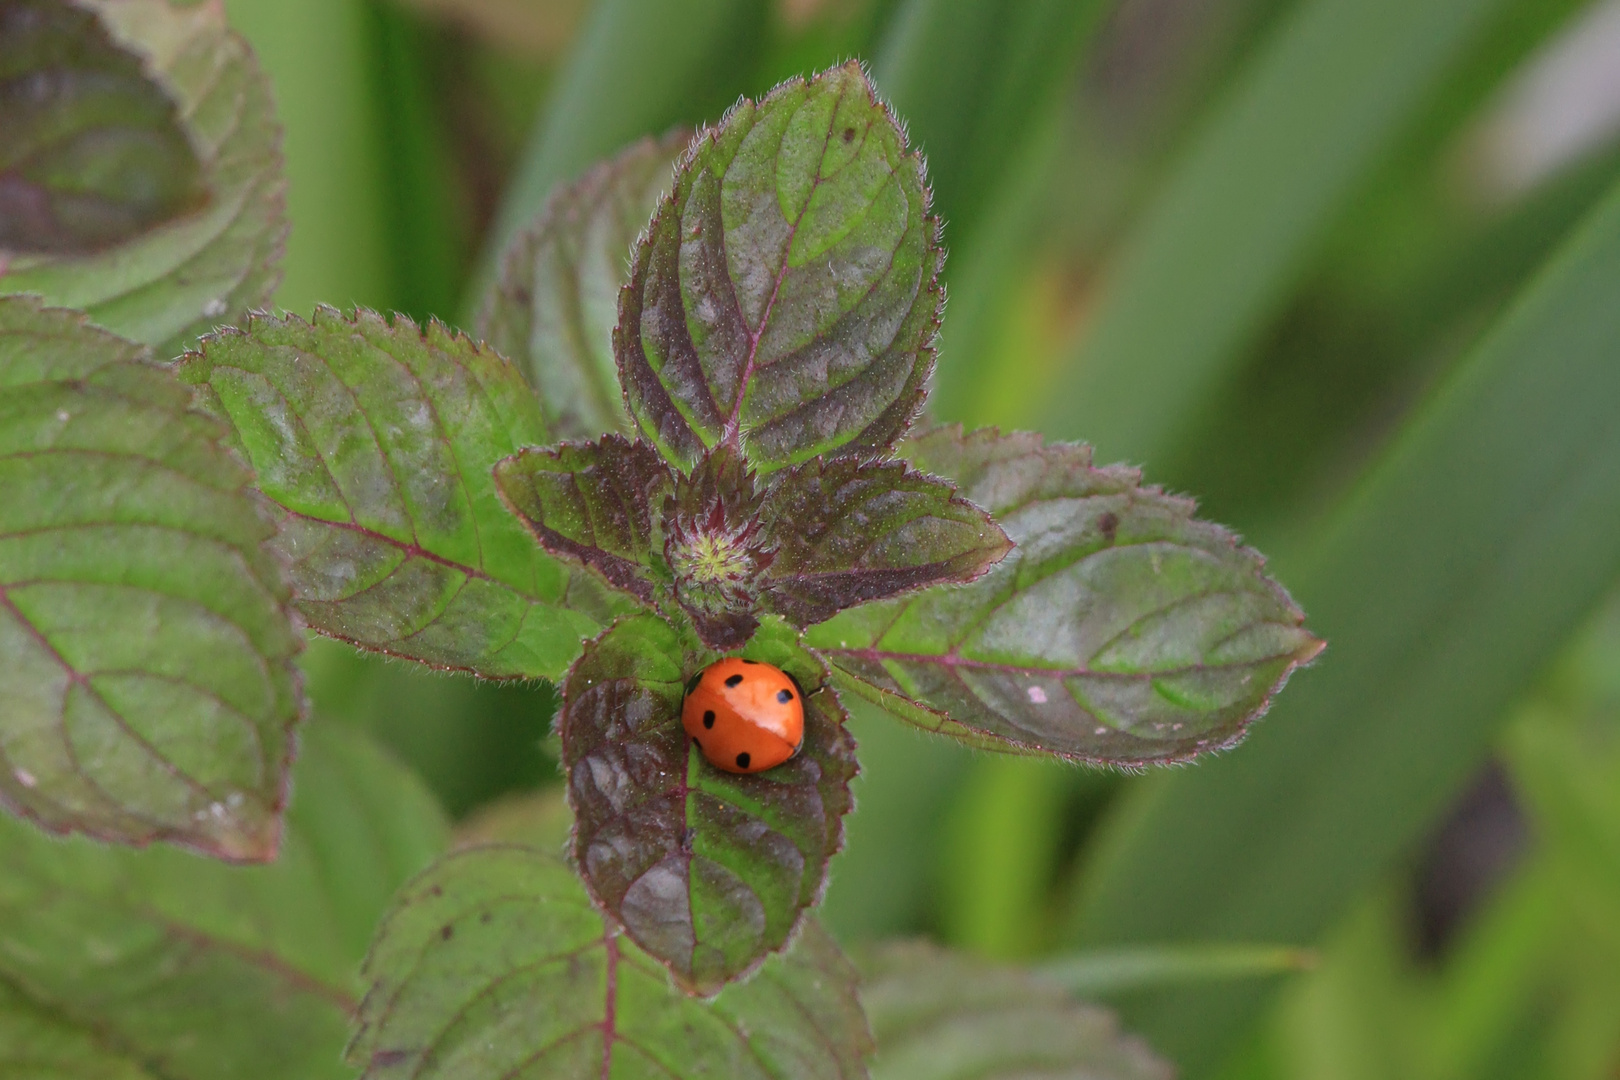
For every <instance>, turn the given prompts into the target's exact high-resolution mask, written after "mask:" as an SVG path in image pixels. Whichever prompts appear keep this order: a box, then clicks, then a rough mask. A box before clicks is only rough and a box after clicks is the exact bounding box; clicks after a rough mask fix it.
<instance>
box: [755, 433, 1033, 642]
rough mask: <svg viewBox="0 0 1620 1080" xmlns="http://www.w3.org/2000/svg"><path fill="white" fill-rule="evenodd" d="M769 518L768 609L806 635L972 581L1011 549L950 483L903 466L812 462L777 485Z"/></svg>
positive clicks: (838, 460) (770, 494)
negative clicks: (899, 599)
mask: <svg viewBox="0 0 1620 1080" xmlns="http://www.w3.org/2000/svg"><path fill="white" fill-rule="evenodd" d="M765 514H766V516H765V535H766V537H767V538H768V539H769V540H771V541H772V542H774V543H775V544H776V549H775V552H774V554H773V557H772V560H771V563H770V566H769V567H768V568H767V570H766V572H765V579H764V580H765V590H764V600H765V604H766V606H767V607H768V608H769V609H770V610H772V611H775V612H777V613H778V614H780V615H783V616H785V617H786V618H787V619H789V620H790V621H792V622H794V623H795V624H797V625H799V626H801V627H802V626H808V625H810V624H811V623H818V622H822V621H823V620H825V619H829V618H831V617H832V616H834V615H836V614H837V613H838V612H840V611H842V610H844V609H845V608H851V607H854V606H856V605H857V604H864V603H868V602H870V601H874V600H883V599H887V598H889V597H891V596H895V595H897V594H899V593H903V592H909V591H911V590H913V589H918V588H922V587H924V586H928V585H938V584H941V583H944V582H959V583H961V582H969V581H973V580H975V579H977V578H979V577H980V576H981V575H983V574H984V572H985V571H986V570H988V569H989V568H990V567H991V566H992V565H994V564H995V563H996V562H998V561H999V560H1000V559H1001V558H1002V557H1003V556H1004V555H1006V554H1007V552H1008V551H1009V550H1011V548H1012V542H1011V541H1010V540H1008V539H1007V535H1006V534H1005V533H1003V532H1002V531H1001V528H1000V527H999V526H998V525H997V524H996V523H995V522H994V521H992V520H991V519H990V517H989V516H988V515H987V514H985V512H984V511H982V510H980V509H979V508H978V507H977V506H974V505H973V504H972V503H970V502H968V501H967V500H965V499H962V498H959V497H958V496H957V494H956V489H955V488H954V487H952V486H951V485H950V484H949V483H947V482H945V481H943V480H939V479H936V478H934V477H931V476H925V475H923V474H922V473H918V472H916V471H914V470H912V469H909V468H907V467H906V466H905V465H904V464H903V463H901V462H897V461H885V462H862V461H857V460H854V459H852V458H834V459H832V460H831V461H826V460H822V459H816V460H813V461H807V462H805V463H804V464H803V465H799V466H796V467H794V468H793V469H791V470H789V471H787V472H786V473H784V474H782V476H781V479H780V480H779V481H778V482H777V483H775V484H774V485H772V487H771V489H770V491H769V492H768V494H767V495H766V499H765Z"/></svg>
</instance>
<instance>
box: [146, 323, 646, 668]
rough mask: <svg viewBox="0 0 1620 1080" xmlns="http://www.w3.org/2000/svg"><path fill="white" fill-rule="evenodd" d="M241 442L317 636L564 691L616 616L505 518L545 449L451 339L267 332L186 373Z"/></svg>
mask: <svg viewBox="0 0 1620 1080" xmlns="http://www.w3.org/2000/svg"><path fill="white" fill-rule="evenodd" d="M178 370H179V372H180V376H181V378H182V379H184V380H185V381H187V382H190V383H193V384H196V385H197V386H198V387H199V392H200V394H201V395H202V398H203V400H204V401H205V402H207V403H208V404H209V406H210V407H211V408H212V409H213V410H214V411H215V412H216V413H217V414H218V415H220V416H222V417H224V418H226V419H228V420H229V421H230V423H231V424H232V425H233V426H234V427H235V430H236V436H237V438H238V440H239V442H240V444H241V447H242V449H243V452H244V453H245V454H246V456H247V457H248V458H249V460H251V461H252V462H253V465H254V467H255V468H256V469H257V470H258V474H259V480H258V487H259V490H260V491H261V492H262V493H263V494H264V495H265V497H266V498H267V499H269V500H270V502H271V503H272V504H273V505H274V509H275V511H276V515H277V517H278V519H279V524H280V529H281V531H280V535H279V537H278V538H277V541H276V543H277V545H278V546H279V547H280V549H281V550H282V552H283V553H284V554H285V555H286V557H287V560H288V562H289V563H290V565H291V575H292V585H293V591H294V596H295V598H296V600H297V602H298V608H299V610H300V611H301V612H302V613H303V615H304V617H305V618H306V619H307V620H308V621H309V624H310V626H311V628H312V629H315V630H317V631H319V632H321V633H323V634H326V635H328V636H331V637H335V638H339V639H341V640H343V641H347V642H350V643H351V644H354V645H357V646H359V647H361V648H364V649H371V650H374V651H377V652H383V653H387V654H389V655H392V656H399V657H404V658H406V659H411V660H418V661H421V662H422V663H425V664H430V665H432V666H434V667H440V668H453V669H459V670H465V671H471V672H474V673H476V674H479V675H483V676H486V677H489V678H517V677H543V678H556V677H557V676H559V675H561V673H562V672H563V671H564V670H565V669H566V667H567V665H568V663H569V661H571V660H572V659H573V658H574V657H575V656H577V655H578V654H579V643H580V639H581V638H582V637H584V636H586V635H588V634H592V633H595V632H596V631H597V630H598V629H599V628H600V627H601V625H602V624H603V623H604V622H606V621H607V620H608V619H609V618H611V614H610V613H611V611H612V605H613V604H614V603H616V601H614V600H613V598H612V597H611V596H609V595H608V593H607V590H606V589H604V588H603V587H602V586H601V585H600V584H599V583H598V582H597V581H595V580H594V579H593V578H592V577H591V576H590V575H588V574H586V573H584V572H583V571H575V570H572V569H570V568H569V567H566V566H563V565H562V564H561V563H559V562H557V561H556V560H555V559H553V558H552V557H551V556H549V555H547V554H546V553H545V552H544V551H542V550H541V549H540V548H539V547H538V546H537V545H536V544H535V542H534V539H533V538H532V537H531V536H530V535H529V534H528V532H527V531H526V530H525V529H524V528H523V526H522V524H521V523H520V522H519V521H518V520H517V518H515V517H513V516H512V514H511V513H509V512H508V511H507V509H506V507H505V506H504V505H502V503H501V500H500V497H499V495H498V494H497V492H496V490H495V480H494V475H493V470H494V467H495V463H496V462H498V461H500V460H502V459H503V458H506V457H508V456H510V455H511V454H513V453H515V452H516V451H518V450H519V449H521V448H523V447H525V446H532V445H535V444H538V443H543V442H545V425H544V423H543V422H542V420H541V418H540V413H539V406H538V404H537V403H536V402H535V400H534V395H533V394H531V393H530V392H529V389H528V387H527V385H525V384H524V382H523V378H522V376H521V375H519V374H518V372H517V370H516V369H515V368H513V367H512V365H511V364H509V363H507V362H506V361H505V360H503V359H502V358H501V357H500V356H498V355H496V354H495V353H494V352H491V351H490V350H488V349H487V348H484V347H482V346H479V345H476V344H474V343H473V342H471V341H469V340H468V339H467V338H465V337H462V336H460V335H457V334H452V333H451V332H450V331H449V330H446V329H445V328H444V327H443V326H442V325H440V324H438V323H436V322H435V323H429V324H428V326H427V327H426V328H425V329H419V328H418V327H417V326H416V325H415V324H414V323H412V322H411V321H410V320H409V319H406V318H404V317H403V316H396V317H395V318H394V320H393V321H392V322H391V323H390V322H385V321H384V320H383V319H382V318H381V317H380V316H378V315H375V314H373V313H371V312H369V311H363V310H362V311H359V312H357V313H355V314H354V315H352V316H345V315H342V314H340V313H339V312H337V311H334V310H332V309H331V308H320V309H317V311H316V313H315V319H314V321H313V322H304V321H303V320H302V319H299V318H297V317H296V316H290V315H289V316H286V317H280V318H276V317H269V316H256V317H254V318H253V319H252V320H250V321H249V323H248V327H247V329H246V330H245V331H241V330H227V331H224V332H221V333H220V334H217V335H214V336H211V337H209V338H208V339H206V340H205V341H204V342H203V345H202V348H201V351H200V352H196V353H188V354H187V355H186V356H185V357H184V358H182V360H181V361H180V363H179V365H178Z"/></svg>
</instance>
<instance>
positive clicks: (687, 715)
mask: <svg viewBox="0 0 1620 1080" xmlns="http://www.w3.org/2000/svg"><path fill="white" fill-rule="evenodd" d="M801 697H802V695H801V694H800V692H799V684H798V683H796V682H794V681H793V677H792V676H790V675H789V674H788V673H787V672H785V671H783V670H782V669H781V668H777V667H772V666H771V665H770V664H761V663H759V662H758V661H755V660H743V659H741V658H739V657H728V658H727V659H725V660H716V661H715V662H714V663H712V664H710V665H709V666H708V667H706V668H704V669H703V670H702V671H701V672H700V673H699V674H698V675H696V676H695V677H694V678H693V679H692V681H691V682H690V683H688V684H687V687H686V700H685V701H683V702H681V726H682V727H683V728H685V729H686V734H687V735H688V736H689V737H690V738H691V740H692V742H693V743H694V744H696V745H697V748H698V749H699V750H701V751H703V756H704V757H706V758H708V759H709V764H711V765H713V766H714V767H715V768H717V769H724V770H725V771H726V772H734V773H757V772H764V771H765V770H766V769H774V768H775V767H776V766H778V765H780V764H782V762H784V761H786V760H788V759H789V758H791V757H793V756H794V755H795V754H797V753H798V752H799V748H800V747H801V746H803V745H804V702H803V701H801V700H800V698H801Z"/></svg>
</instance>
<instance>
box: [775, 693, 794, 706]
mask: <svg viewBox="0 0 1620 1080" xmlns="http://www.w3.org/2000/svg"><path fill="white" fill-rule="evenodd" d="M776 700H777V701H780V702H781V703H782V704H784V705H786V704H787V703H788V702H790V701H792V700H793V691H791V690H778V691H777V692H776Z"/></svg>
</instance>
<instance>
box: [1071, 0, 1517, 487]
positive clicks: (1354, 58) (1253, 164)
mask: <svg viewBox="0 0 1620 1080" xmlns="http://www.w3.org/2000/svg"><path fill="white" fill-rule="evenodd" d="M1500 5H1501V0H1423V2H1421V3H1414V2H1412V0H1314V2H1312V3H1309V4H1306V5H1304V6H1302V7H1301V8H1300V9H1299V10H1298V11H1297V12H1295V13H1294V14H1293V15H1291V16H1290V17H1289V18H1288V19H1287V20H1286V21H1285V22H1284V23H1283V24H1282V25H1281V26H1279V28H1278V30H1277V31H1276V33H1275V35H1274V36H1273V37H1272V38H1271V40H1270V41H1269V42H1267V43H1266V44H1264V45H1263V46H1262V48H1261V52H1260V54H1259V55H1258V56H1257V58H1256V59H1255V60H1254V61H1253V62H1252V63H1251V66H1250V68H1249V70H1248V71H1247V72H1246V73H1245V74H1244V75H1242V76H1240V77H1239V78H1238V79H1237V81H1236V82H1235V83H1234V84H1233V86H1232V88H1231V89H1230V90H1229V91H1228V94H1227V96H1226V98H1225V100H1224V102H1223V103H1222V104H1221V106H1220V107H1219V108H1218V109H1217V110H1216V112H1215V114H1214V116H1213V118H1212V119H1211V121H1210V122H1209V124H1208V125H1207V126H1206V127H1205V128H1204V129H1203V130H1202V132H1201V133H1200V134H1199V135H1197V136H1195V137H1194V139H1193V142H1192V144H1191V145H1190V147H1189V149H1188V151H1187V153H1186V156H1185V157H1184V158H1183V160H1182V162H1181V164H1180V165H1179V166H1178V167H1177V168H1176V169H1175V170H1174V171H1173V172H1172V173H1171V175H1170V177H1169V179H1168V181H1167V182H1166V183H1165V186H1164V188H1163V190H1162V191H1161V192H1160V194H1159V195H1158V197H1157V198H1156V199H1155V200H1154V202H1153V203H1152V204H1151V205H1150V206H1149V207H1148V209H1147V210H1146V211H1145V213H1144V217H1143V220H1142V222H1141V224H1140V225H1139V226H1138V227H1137V228H1136V229H1135V231H1134V232H1133V234H1132V235H1131V237H1130V238H1129V239H1127V240H1126V241H1125V244H1124V247H1123V249H1122V250H1121V251H1120V253H1119V255H1118V256H1117V257H1116V259H1115V262H1114V264H1113V266H1112V268H1111V269H1110V271H1108V272H1107V274H1106V275H1105V278H1104V280H1103V282H1102V284H1101V286H1100V289H1101V293H1100V299H1099V301H1098V303H1099V307H1098V309H1097V311H1096V313H1095V314H1094V316H1093V317H1092V318H1091V320H1090V322H1089V325H1088V327H1087V332H1086V334H1085V337H1084V340H1083V341H1082V342H1081V345H1080V347H1079V351H1078V352H1077V353H1076V354H1075V355H1073V356H1072V357H1071V358H1070V359H1069V361H1068V363H1067V365H1066V367H1065V371H1064V373H1063V375H1062V376H1061V378H1060V380H1059V385H1058V386H1057V387H1056V388H1055V390H1054V391H1053V392H1050V393H1049V394H1048V395H1047V396H1046V398H1045V401H1046V402H1047V403H1048V404H1047V405H1046V406H1045V407H1044V415H1043V416H1042V417H1041V419H1042V420H1043V421H1044V423H1042V424H1041V425H1040V426H1041V428H1042V430H1045V431H1046V432H1048V433H1049V434H1052V435H1055V436H1062V437H1065V438H1084V439H1086V440H1088V441H1090V442H1092V443H1093V444H1094V445H1095V446H1097V447H1098V449H1099V453H1100V456H1101V457H1102V459H1104V460H1114V459H1117V458H1120V457H1127V458H1130V459H1131V460H1134V461H1151V460H1152V459H1153V458H1154V456H1155V454H1157V453H1159V452H1161V451H1162V450H1164V449H1165V448H1166V444H1167V443H1168V442H1169V441H1171V440H1172V439H1173V438H1174V437H1175V436H1176V435H1177V434H1179V433H1180V432H1181V430H1182V429H1183V428H1184V427H1185V426H1186V424H1187V422H1188V418H1189V416H1190V415H1191V414H1192V413H1194V412H1195V411H1196V409H1197V408H1198V406H1199V404H1200V403H1201V402H1203V401H1204V400H1205V399H1206V398H1207V397H1208V395H1209V392H1210V390H1211V388H1212V387H1215V386H1218V385H1219V383H1220V381H1221V375H1222V373H1223V369H1224V368H1226V367H1228V366H1229V365H1230V364H1231V363H1232V362H1233V361H1234V360H1235V359H1237V358H1238V357H1239V356H1240V355H1241V352H1242V350H1243V348H1244V347H1245V346H1246V345H1248V344H1250V342H1251V340H1252V338H1253V336H1254V335H1255V333H1256V332H1257V331H1258V330H1259V329H1261V327H1262V326H1263V324H1264V322H1265V321H1266V319H1267V318H1269V317H1270V316H1271V315H1273V314H1274V313H1275V311H1276V309H1277V307H1278V306H1279V305H1280V304H1281V303H1282V302H1283V301H1284V300H1285V299H1286V298H1287V295H1288V291H1289V288H1290V286H1291V284H1292V283H1293V281H1294V279H1295V278H1296V277H1297V276H1298V274H1299V273H1300V272H1301V271H1302V270H1303V268H1304V266H1305V263H1306V260H1307V259H1308V257H1309V256H1310V255H1311V253H1312V251H1313V248H1314V247H1315V246H1316V244H1317V243H1318V242H1319V241H1320V240H1321V238H1322V236H1323V234H1324V233H1325V231H1326V229H1327V228H1328V227H1329V226H1331V224H1332V222H1333V220H1334V216H1335V212H1336V211H1338V210H1340V209H1341V208H1342V207H1343V205H1344V204H1345V202H1346V201H1347V200H1348V199H1349V197H1350V196H1351V195H1353V194H1354V192H1355V190H1356V187H1357V184H1358V181H1361V180H1362V179H1364V178H1365V177H1366V176H1367V175H1368V173H1369V172H1370V170H1371V169H1372V168H1373V167H1374V166H1375V165H1376V164H1377V163H1378V161H1379V160H1380V158H1381V157H1382V156H1383V155H1384V154H1385V153H1387V152H1388V151H1389V149H1390V147H1391V145H1392V143H1393V142H1394V140H1395V139H1396V138H1398V137H1399V135H1400V134H1401V133H1402V131H1403V128H1404V126H1405V125H1406V124H1407V123H1409V122H1410V121H1411V120H1412V119H1413V116H1414V114H1415V113H1417V112H1418V110H1420V109H1421V108H1422V106H1423V105H1424V104H1425V103H1426V101H1427V99H1428V97H1429V95H1430V93H1431V92H1432V91H1433V90H1434V89H1435V87H1436V84H1437V83H1438V82H1439V81H1440V79H1441V78H1442V77H1443V76H1444V75H1445V73H1446V72H1447V70H1448V68H1449V67H1450V65H1452V64H1453V63H1454V62H1455V61H1456V59H1457V57H1458V55H1459V54H1460V53H1461V52H1462V51H1463V49H1464V48H1465V47H1466V46H1467V45H1468V43H1469V42H1470V40H1471V39H1472V37H1473V35H1474V34H1475V33H1476V32H1478V31H1479V29H1480V28H1481V27H1482V26H1483V25H1484V24H1485V23H1486V21H1487V20H1488V19H1489V18H1490V17H1491V16H1492V15H1493V14H1494V13H1495V11H1496V9H1497V8H1498V7H1500Z"/></svg>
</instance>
